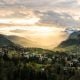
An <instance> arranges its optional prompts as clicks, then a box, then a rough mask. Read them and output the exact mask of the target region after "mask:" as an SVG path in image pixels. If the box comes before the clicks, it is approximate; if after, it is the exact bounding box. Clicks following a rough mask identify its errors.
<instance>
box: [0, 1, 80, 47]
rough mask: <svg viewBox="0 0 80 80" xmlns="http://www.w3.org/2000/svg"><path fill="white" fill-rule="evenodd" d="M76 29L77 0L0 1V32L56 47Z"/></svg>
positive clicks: (78, 23)
mask: <svg viewBox="0 0 80 80" xmlns="http://www.w3.org/2000/svg"><path fill="white" fill-rule="evenodd" d="M67 28H68V29H79V28H80V0H0V33H2V34H6V35H17V36H22V37H25V38H28V39H30V40H33V41H34V42H37V43H39V44H41V45H42V47H43V46H48V47H51V46H54V47H55V46H57V45H58V44H59V43H60V42H61V41H63V40H64V39H66V38H67V36H68V34H66V33H65V30H66V29H67Z"/></svg>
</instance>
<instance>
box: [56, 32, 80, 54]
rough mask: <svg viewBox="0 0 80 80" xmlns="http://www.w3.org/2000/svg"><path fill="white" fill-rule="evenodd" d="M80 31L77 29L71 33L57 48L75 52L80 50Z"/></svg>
mask: <svg viewBox="0 0 80 80" xmlns="http://www.w3.org/2000/svg"><path fill="white" fill-rule="evenodd" d="M79 47H80V31H75V32H73V33H72V34H70V36H69V38H68V39H67V40H65V41H63V42H62V43H61V44H60V45H59V46H58V47H56V48H55V50H58V51H70V52H73V53H76V52H80V50H79Z"/></svg>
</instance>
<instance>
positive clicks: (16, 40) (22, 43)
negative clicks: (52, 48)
mask: <svg viewBox="0 0 80 80" xmlns="http://www.w3.org/2000/svg"><path fill="white" fill-rule="evenodd" d="M6 38H7V39H8V40H10V41H12V42H13V43H15V44H18V45H20V46H22V47H37V46H38V44H37V43H35V42H33V41H31V40H29V39H27V38H24V37H20V36H15V35H10V36H6Z"/></svg>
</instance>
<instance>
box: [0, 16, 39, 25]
mask: <svg viewBox="0 0 80 80" xmlns="http://www.w3.org/2000/svg"><path fill="white" fill-rule="evenodd" d="M38 21H39V18H37V17H33V18H28V19H27V18H25V19H19V18H11V19H7V18H5V19H0V23H3V24H23V25H24V24H35V23H37V22H38Z"/></svg>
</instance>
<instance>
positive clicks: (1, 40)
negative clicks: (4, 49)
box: [0, 34, 14, 46]
mask: <svg viewBox="0 0 80 80" xmlns="http://www.w3.org/2000/svg"><path fill="white" fill-rule="evenodd" d="M11 45H14V43H13V42H11V41H10V40H9V39H7V38H6V36H5V35H2V34H0V46H11Z"/></svg>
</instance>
